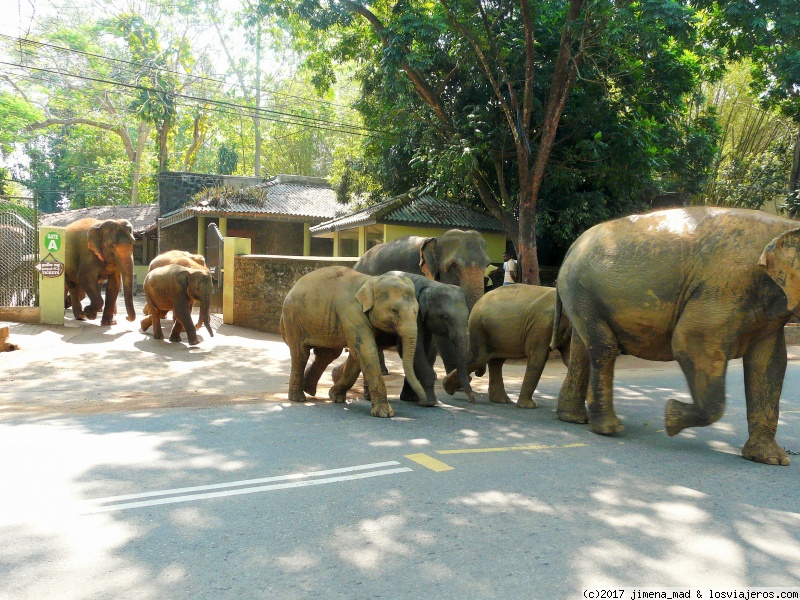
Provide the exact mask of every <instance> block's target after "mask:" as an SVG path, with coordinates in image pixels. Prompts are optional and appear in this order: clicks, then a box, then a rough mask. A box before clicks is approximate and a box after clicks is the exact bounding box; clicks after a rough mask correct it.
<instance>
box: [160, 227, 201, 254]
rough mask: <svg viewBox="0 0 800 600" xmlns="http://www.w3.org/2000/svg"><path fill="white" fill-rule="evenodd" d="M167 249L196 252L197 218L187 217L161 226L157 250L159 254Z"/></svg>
mask: <svg viewBox="0 0 800 600" xmlns="http://www.w3.org/2000/svg"><path fill="white" fill-rule="evenodd" d="M168 250H188V251H190V252H197V219H187V220H186V221H181V222H180V223H176V224H175V225H171V226H169V227H162V228H161V232H160V237H159V239H158V252H159V254H160V253H161V252H167V251H168ZM204 254H205V253H204Z"/></svg>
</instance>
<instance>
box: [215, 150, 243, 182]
mask: <svg viewBox="0 0 800 600" xmlns="http://www.w3.org/2000/svg"><path fill="white" fill-rule="evenodd" d="M237 164H239V154H238V153H237V152H236V149H235V148H228V147H227V146H226V145H224V144H223V145H221V146H220V147H219V149H218V150H217V173H219V174H220V175H233V172H234V171H235V170H236V165H237Z"/></svg>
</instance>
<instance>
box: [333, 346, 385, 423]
mask: <svg viewBox="0 0 800 600" xmlns="http://www.w3.org/2000/svg"><path fill="white" fill-rule="evenodd" d="M354 337H355V339H353V340H348V347H349V348H350V353H351V354H355V357H356V359H357V361H358V364H359V367H360V368H361V371H362V372H363V373H364V385H365V386H367V387H369V393H370V398H371V401H372V410H371V411H370V413H371V414H372V416H373V417H393V416H394V411H393V410H392V407H391V405H390V404H389V401H388V400H387V399H386V383H385V382H384V381H383V376H382V375H381V367H380V363H379V361H378V360H377V358H378V346H377V344H376V343H375V338H374V337H372V336H368V335H356V336H354ZM346 370H347V369H346ZM344 378H345V374H342V379H344ZM342 379H340V380H339V381H338V382H336V385H335V386H334V387H336V386H339V385H340V383H342ZM353 383H355V382H353ZM350 385H352V383H351V384H350ZM331 391H333V388H331Z"/></svg>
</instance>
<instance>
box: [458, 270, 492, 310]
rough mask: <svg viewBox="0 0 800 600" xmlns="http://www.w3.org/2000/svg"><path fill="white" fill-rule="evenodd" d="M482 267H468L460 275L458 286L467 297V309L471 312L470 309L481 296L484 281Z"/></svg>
mask: <svg viewBox="0 0 800 600" xmlns="http://www.w3.org/2000/svg"><path fill="white" fill-rule="evenodd" d="M485 277H486V276H485V274H484V269H483V267H469V268H468V269H465V270H464V272H463V273H462V274H461V281H460V282H459V286H460V287H461V289H462V290H464V295H465V296H466V297H467V308H468V309H469V310H470V312H472V307H473V306H475V303H476V302H477V301H478V300H480V299H481V296H483V284H484V279H485Z"/></svg>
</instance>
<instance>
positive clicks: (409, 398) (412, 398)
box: [400, 389, 427, 406]
mask: <svg viewBox="0 0 800 600" xmlns="http://www.w3.org/2000/svg"><path fill="white" fill-rule="evenodd" d="M400 400H402V401H403V402H419V405H420V406H427V404H423V403H422V402H420V400H419V398H417V395H416V394H415V393H414V392H412V391H410V390H409V391H406V390H405V389H404V390H403V391H402V392H400Z"/></svg>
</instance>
